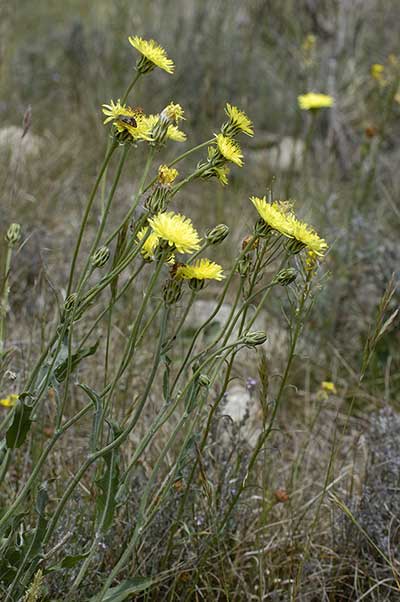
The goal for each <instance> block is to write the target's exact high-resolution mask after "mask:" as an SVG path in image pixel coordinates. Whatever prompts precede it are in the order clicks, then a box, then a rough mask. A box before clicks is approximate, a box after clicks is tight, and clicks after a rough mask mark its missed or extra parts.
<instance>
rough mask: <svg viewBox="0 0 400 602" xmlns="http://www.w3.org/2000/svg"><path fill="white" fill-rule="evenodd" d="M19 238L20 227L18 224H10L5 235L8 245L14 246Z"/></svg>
mask: <svg viewBox="0 0 400 602" xmlns="http://www.w3.org/2000/svg"><path fill="white" fill-rule="evenodd" d="M20 238H21V226H20V225H19V224H10V226H9V228H8V230H7V234H6V241H7V242H8V244H9V245H15V244H16V243H17V242H18V241H19V239H20Z"/></svg>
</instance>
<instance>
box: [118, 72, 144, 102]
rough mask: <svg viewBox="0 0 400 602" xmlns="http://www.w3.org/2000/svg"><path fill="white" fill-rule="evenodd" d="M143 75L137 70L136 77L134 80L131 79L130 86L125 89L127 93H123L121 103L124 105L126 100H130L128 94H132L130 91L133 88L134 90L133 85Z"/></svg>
mask: <svg viewBox="0 0 400 602" xmlns="http://www.w3.org/2000/svg"><path fill="white" fill-rule="evenodd" d="M141 75H142V74H141V73H140V71H137V72H136V75H135V77H134V78H133V80H132V81H131V83H130V84H129V86H128V87H127V89H126V90H125V94H124V95H123V97H122V103H121V104H123V105H124V104H125V103H126V101H127V100H128V96H129V94H130V92H131V90H132V88H133V86H134V85H135V84H136V82H137V81H138V79H139V77H140V76H141Z"/></svg>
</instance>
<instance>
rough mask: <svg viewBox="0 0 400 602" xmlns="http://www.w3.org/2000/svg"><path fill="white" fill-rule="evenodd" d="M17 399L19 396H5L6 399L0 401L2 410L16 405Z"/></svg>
mask: <svg viewBox="0 0 400 602" xmlns="http://www.w3.org/2000/svg"><path fill="white" fill-rule="evenodd" d="M18 398H19V395H16V394H15V393H11V394H10V395H7V397H5V398H4V399H0V405H2V406H3V407H4V408H12V407H13V406H15V404H16V403H17V401H18Z"/></svg>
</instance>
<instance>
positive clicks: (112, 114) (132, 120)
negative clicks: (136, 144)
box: [102, 99, 150, 140]
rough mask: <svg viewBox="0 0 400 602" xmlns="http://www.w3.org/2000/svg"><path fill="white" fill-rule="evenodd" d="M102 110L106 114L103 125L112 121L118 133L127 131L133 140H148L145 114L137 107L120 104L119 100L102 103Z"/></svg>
mask: <svg viewBox="0 0 400 602" xmlns="http://www.w3.org/2000/svg"><path fill="white" fill-rule="evenodd" d="M102 111H103V113H104V115H106V119H105V120H104V122H103V123H104V125H106V124H107V123H110V122H111V121H112V122H113V125H114V127H115V128H116V130H117V132H118V133H124V132H125V133H128V134H129V135H130V136H131V138H132V139H133V140H150V138H149V136H148V127H147V122H146V116H145V115H144V114H143V112H142V111H141V110H139V109H134V108H132V107H127V106H126V105H121V102H120V100H119V99H118V100H117V102H114V101H113V100H111V101H110V104H109V105H107V104H103V105H102Z"/></svg>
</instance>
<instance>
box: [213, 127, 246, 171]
mask: <svg viewBox="0 0 400 602" xmlns="http://www.w3.org/2000/svg"><path fill="white" fill-rule="evenodd" d="M215 140H216V144H217V147H218V151H219V152H220V154H221V155H222V156H223V157H224V159H226V161H231V163H236V165H238V166H239V167H242V165H243V153H242V151H241V148H240V146H239V145H238V143H237V142H236V141H235V140H232V138H228V137H227V136H224V134H217V135H216V137H215Z"/></svg>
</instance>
